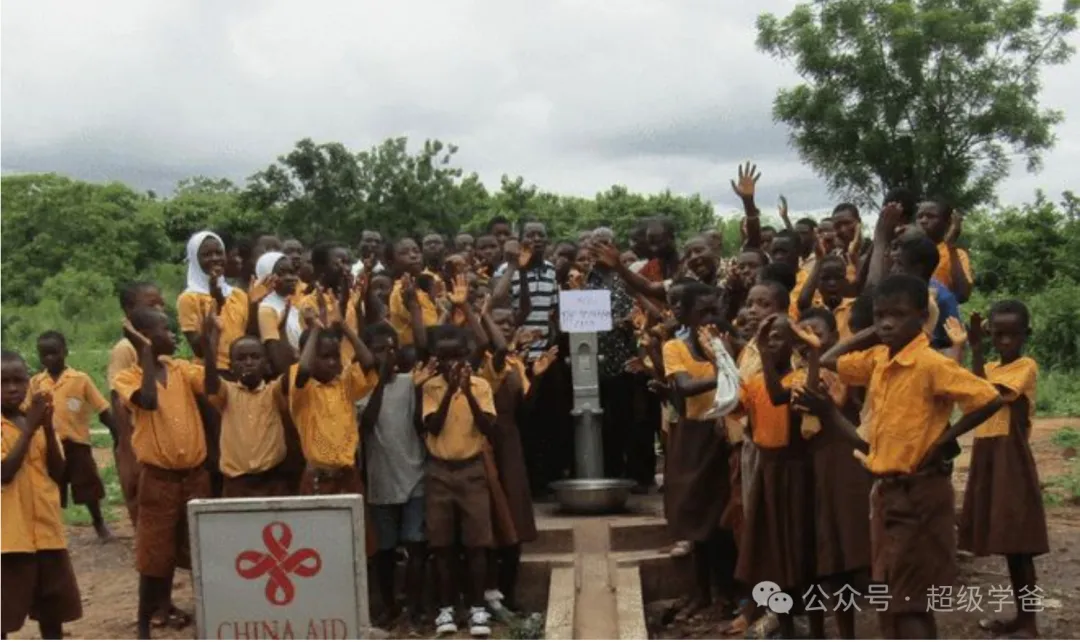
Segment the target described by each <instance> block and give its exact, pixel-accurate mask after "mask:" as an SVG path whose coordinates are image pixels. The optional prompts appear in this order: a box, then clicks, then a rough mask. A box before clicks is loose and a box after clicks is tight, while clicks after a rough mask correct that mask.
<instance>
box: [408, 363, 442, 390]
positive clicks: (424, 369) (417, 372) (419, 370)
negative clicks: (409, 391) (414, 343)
mask: <svg viewBox="0 0 1080 642" xmlns="http://www.w3.org/2000/svg"><path fill="white" fill-rule="evenodd" d="M438 373H439V362H438V360H436V359H435V357H432V358H430V359H428V360H427V362H426V363H417V364H416V366H414V367H413V371H412V376H413V384H414V385H417V386H422V385H424V383H425V382H427V381H428V380H429V379H433V378H435V375H437V374H438Z"/></svg>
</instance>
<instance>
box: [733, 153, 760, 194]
mask: <svg viewBox="0 0 1080 642" xmlns="http://www.w3.org/2000/svg"><path fill="white" fill-rule="evenodd" d="M760 178H761V172H759V171H757V165H751V164H750V161H746V164H745V165H739V174H738V180H733V181H731V189H732V190H733V191H734V192H735V195H736V196H738V197H739V198H741V199H743V200H744V201H745V200H750V199H752V198H754V191H755V190H756V189H757V182H758V179H760Z"/></svg>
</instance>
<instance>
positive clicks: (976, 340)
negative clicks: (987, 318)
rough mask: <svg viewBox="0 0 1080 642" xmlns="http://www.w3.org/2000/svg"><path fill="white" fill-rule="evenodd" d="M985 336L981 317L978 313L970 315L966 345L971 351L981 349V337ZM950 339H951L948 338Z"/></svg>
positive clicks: (985, 329)
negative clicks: (968, 345)
mask: <svg viewBox="0 0 1080 642" xmlns="http://www.w3.org/2000/svg"><path fill="white" fill-rule="evenodd" d="M986 334H987V328H986V325H985V322H984V321H983V318H982V315H981V314H979V313H978V312H972V313H971V327H970V328H969V329H968V337H967V339H968V344H970V345H971V347H972V349H975V348H981V347H982V342H983V337H985V336H986ZM949 338H950V339H951V338H952V337H949Z"/></svg>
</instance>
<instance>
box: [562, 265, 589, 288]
mask: <svg viewBox="0 0 1080 642" xmlns="http://www.w3.org/2000/svg"><path fill="white" fill-rule="evenodd" d="M566 287H567V289H569V290H580V289H582V288H584V287H585V275H584V274H582V273H581V271H580V270H578V269H577V268H571V269H570V274H569V275H568V276H567V277H566Z"/></svg>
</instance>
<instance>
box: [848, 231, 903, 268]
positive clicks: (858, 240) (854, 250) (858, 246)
mask: <svg viewBox="0 0 1080 642" xmlns="http://www.w3.org/2000/svg"><path fill="white" fill-rule="evenodd" d="M894 227H895V226H894ZM847 249H848V256H849V257H851V260H852V261H855V260H858V258H859V253H860V252H861V251H862V223H856V224H855V238H853V239H851V243H850V244H849V245H848V248H847Z"/></svg>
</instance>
